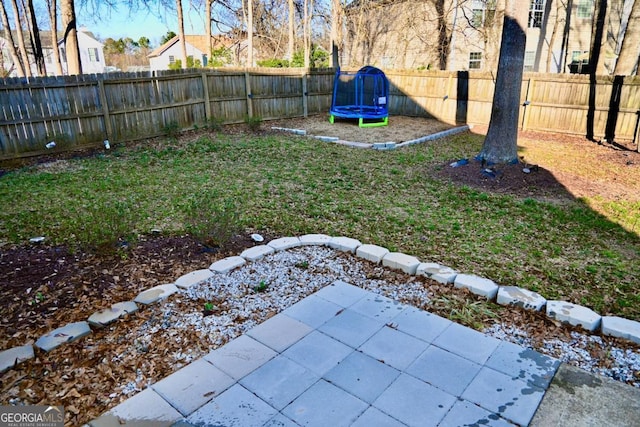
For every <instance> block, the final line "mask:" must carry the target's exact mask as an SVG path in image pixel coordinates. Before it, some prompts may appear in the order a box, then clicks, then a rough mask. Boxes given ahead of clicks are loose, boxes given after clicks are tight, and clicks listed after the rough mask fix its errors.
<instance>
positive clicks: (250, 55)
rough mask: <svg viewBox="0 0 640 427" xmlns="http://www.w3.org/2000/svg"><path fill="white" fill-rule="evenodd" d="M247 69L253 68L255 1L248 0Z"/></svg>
mask: <svg viewBox="0 0 640 427" xmlns="http://www.w3.org/2000/svg"><path fill="white" fill-rule="evenodd" d="M247 37H248V38H249V40H248V44H247V67H253V0H247Z"/></svg>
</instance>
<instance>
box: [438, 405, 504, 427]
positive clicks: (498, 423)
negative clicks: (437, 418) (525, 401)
mask: <svg viewBox="0 0 640 427" xmlns="http://www.w3.org/2000/svg"><path fill="white" fill-rule="evenodd" d="M460 426H483V427H485V426H486V427H513V424H511V423H510V422H507V421H505V420H504V419H503V418H500V417H499V416H498V415H496V414H494V413H491V412H489V411H487V410H485V409H482V408H481V407H479V406H477V405H474V404H473V403H471V402H467V401H466V400H458V401H457V402H456V403H455V404H454V405H453V408H451V410H450V411H449V413H448V414H447V415H446V416H445V417H444V419H443V420H442V422H441V423H440V424H438V427H460Z"/></svg>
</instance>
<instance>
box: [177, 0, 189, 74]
mask: <svg viewBox="0 0 640 427" xmlns="http://www.w3.org/2000/svg"><path fill="white" fill-rule="evenodd" d="M176 11H177V12H178V37H180V50H181V51H182V68H187V42H186V40H185V39H184V17H183V16H182V0H176Z"/></svg>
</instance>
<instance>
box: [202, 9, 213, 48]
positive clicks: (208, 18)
mask: <svg viewBox="0 0 640 427" xmlns="http://www.w3.org/2000/svg"><path fill="white" fill-rule="evenodd" d="M211 3H212V0H204V25H205V34H206V36H207V58H209V59H211V58H210V57H211V53H212V52H213V40H212V39H211Z"/></svg>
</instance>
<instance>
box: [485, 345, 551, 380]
mask: <svg viewBox="0 0 640 427" xmlns="http://www.w3.org/2000/svg"><path fill="white" fill-rule="evenodd" d="M485 365H486V366H488V367H490V368H493V369H495V370H496V371H498V372H502V373H503V374H507V375H511V376H512V377H514V378H519V379H521V380H523V381H527V382H528V383H529V384H532V385H535V386H536V387H540V388H543V389H547V388H548V387H549V383H550V382H551V380H552V379H553V376H554V375H555V373H556V371H557V370H558V367H559V366H560V361H559V360H557V359H554V358H552V357H549V356H546V355H544V354H541V353H538V352H537V351H535V350H531V349H527V348H524V347H521V346H519V345H516V344H513V343H510V342H506V341H503V342H501V343H500V345H499V346H498V348H497V349H496V350H495V351H494V352H493V354H492V355H491V357H490V358H489V360H487V363H486V364H485Z"/></svg>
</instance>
